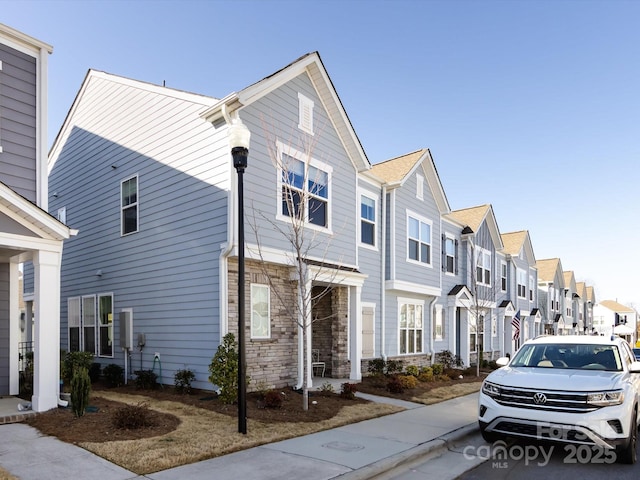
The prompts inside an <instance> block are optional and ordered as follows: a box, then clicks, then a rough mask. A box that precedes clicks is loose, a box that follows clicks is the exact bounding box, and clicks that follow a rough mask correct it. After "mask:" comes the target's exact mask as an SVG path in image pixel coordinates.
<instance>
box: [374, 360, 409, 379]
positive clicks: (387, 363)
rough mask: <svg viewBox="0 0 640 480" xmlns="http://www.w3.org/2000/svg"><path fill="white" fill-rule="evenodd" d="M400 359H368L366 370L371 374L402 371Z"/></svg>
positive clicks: (388, 373) (391, 373)
mask: <svg viewBox="0 0 640 480" xmlns="http://www.w3.org/2000/svg"><path fill="white" fill-rule="evenodd" d="M402 365H403V362H402V360H384V359H383V358H374V359H373V360H369V364H368V368H367V369H368V371H369V373H371V374H372V375H393V374H396V373H400V372H402Z"/></svg>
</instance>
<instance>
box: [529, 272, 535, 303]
mask: <svg viewBox="0 0 640 480" xmlns="http://www.w3.org/2000/svg"><path fill="white" fill-rule="evenodd" d="M535 286H536V284H535V281H534V279H533V275H529V301H530V302H534V301H535V299H536V288H535Z"/></svg>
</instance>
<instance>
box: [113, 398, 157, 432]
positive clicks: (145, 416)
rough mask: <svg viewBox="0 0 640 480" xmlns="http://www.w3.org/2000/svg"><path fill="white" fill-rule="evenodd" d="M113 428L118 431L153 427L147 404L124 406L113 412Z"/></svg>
mask: <svg viewBox="0 0 640 480" xmlns="http://www.w3.org/2000/svg"><path fill="white" fill-rule="evenodd" d="M111 423H113V426H114V427H116V428H120V429H127V430H136V429H138V428H143V427H149V426H151V425H153V421H152V420H151V412H150V410H149V406H148V404H146V403H144V402H140V403H138V404H136V405H125V406H124V407H119V408H117V409H115V410H114V412H113V415H112V417H111Z"/></svg>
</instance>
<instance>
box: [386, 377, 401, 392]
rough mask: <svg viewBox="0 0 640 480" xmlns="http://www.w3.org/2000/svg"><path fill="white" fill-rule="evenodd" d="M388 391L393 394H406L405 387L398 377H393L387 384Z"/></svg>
mask: <svg viewBox="0 0 640 480" xmlns="http://www.w3.org/2000/svg"><path fill="white" fill-rule="evenodd" d="M387 390H389V391H390V392H391V393H402V392H404V387H403V386H402V382H401V381H400V379H399V378H398V377H391V378H390V379H389V381H388V382H387Z"/></svg>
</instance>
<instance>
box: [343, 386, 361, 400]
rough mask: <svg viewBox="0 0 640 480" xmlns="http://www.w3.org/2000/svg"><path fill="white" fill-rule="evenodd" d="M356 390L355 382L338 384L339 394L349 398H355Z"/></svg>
mask: <svg viewBox="0 0 640 480" xmlns="http://www.w3.org/2000/svg"><path fill="white" fill-rule="evenodd" d="M357 391H358V388H357V385H356V384H355V383H349V382H345V383H343V384H342V385H341V386H340V396H341V397H342V398H346V399H349V400H353V399H354V398H356V392H357Z"/></svg>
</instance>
